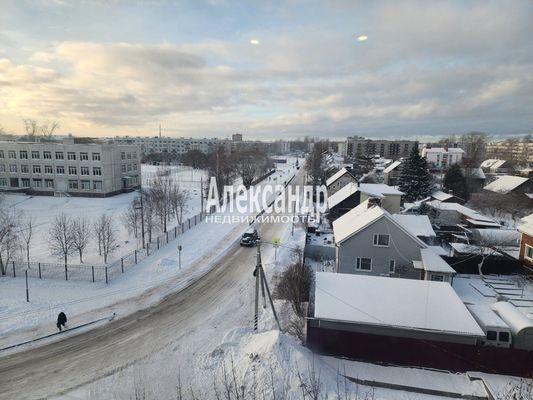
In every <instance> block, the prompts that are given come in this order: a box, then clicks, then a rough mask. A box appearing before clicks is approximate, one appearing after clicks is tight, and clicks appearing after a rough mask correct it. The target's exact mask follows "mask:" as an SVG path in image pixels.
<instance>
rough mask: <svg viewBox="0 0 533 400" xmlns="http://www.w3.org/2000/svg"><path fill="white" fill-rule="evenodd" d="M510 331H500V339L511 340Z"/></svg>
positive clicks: (502, 340) (503, 340)
mask: <svg viewBox="0 0 533 400" xmlns="http://www.w3.org/2000/svg"><path fill="white" fill-rule="evenodd" d="M509 339H510V338H509V332H499V333H498V340H499V341H500V342H509Z"/></svg>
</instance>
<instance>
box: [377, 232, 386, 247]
mask: <svg viewBox="0 0 533 400" xmlns="http://www.w3.org/2000/svg"><path fill="white" fill-rule="evenodd" d="M374 246H382V247H389V235H382V234H376V235H374Z"/></svg>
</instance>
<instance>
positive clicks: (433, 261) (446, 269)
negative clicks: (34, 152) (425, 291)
mask: <svg viewBox="0 0 533 400" xmlns="http://www.w3.org/2000/svg"><path fill="white" fill-rule="evenodd" d="M420 255H421V257H422V265H423V268H424V270H425V271H430V272H442V273H446V274H455V270H454V269H453V268H452V267H450V264H448V263H447V262H446V261H444V260H443V259H442V258H441V256H439V255H437V253H435V252H434V251H433V250H431V249H420Z"/></svg>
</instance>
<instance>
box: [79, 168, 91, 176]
mask: <svg viewBox="0 0 533 400" xmlns="http://www.w3.org/2000/svg"><path fill="white" fill-rule="evenodd" d="M80 174H81V175H89V167H80Z"/></svg>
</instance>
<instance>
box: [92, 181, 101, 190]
mask: <svg viewBox="0 0 533 400" xmlns="http://www.w3.org/2000/svg"><path fill="white" fill-rule="evenodd" d="M93 189H94V190H102V181H93Z"/></svg>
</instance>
